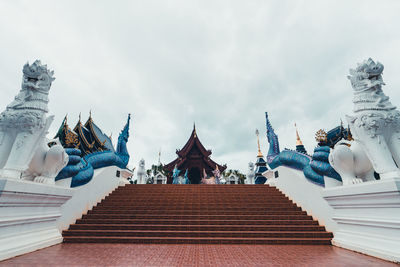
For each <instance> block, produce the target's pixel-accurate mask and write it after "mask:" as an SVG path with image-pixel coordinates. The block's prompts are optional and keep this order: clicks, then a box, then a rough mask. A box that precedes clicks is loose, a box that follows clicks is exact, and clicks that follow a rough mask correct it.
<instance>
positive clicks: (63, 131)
mask: <svg viewBox="0 0 400 267" xmlns="http://www.w3.org/2000/svg"><path fill="white" fill-rule="evenodd" d="M54 138H58V139H59V140H60V142H61V145H62V146H63V147H65V148H79V146H80V142H79V138H78V134H77V133H76V132H74V131H72V130H71V129H70V128H69V126H68V124H67V116H65V117H64V120H63V121H62V123H61V125H60V128H59V129H58V131H57V134H56V136H55V137H54Z"/></svg>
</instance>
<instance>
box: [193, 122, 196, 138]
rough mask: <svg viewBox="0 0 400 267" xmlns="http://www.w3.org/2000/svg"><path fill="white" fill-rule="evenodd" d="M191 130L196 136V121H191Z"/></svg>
mask: <svg viewBox="0 0 400 267" xmlns="http://www.w3.org/2000/svg"><path fill="white" fill-rule="evenodd" d="M193 132H194V137H197V133H196V122H193Z"/></svg>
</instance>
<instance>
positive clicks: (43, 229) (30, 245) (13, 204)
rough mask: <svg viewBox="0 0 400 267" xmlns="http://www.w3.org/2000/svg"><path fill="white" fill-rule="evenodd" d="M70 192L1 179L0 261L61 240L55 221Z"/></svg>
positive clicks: (27, 182)
mask: <svg viewBox="0 0 400 267" xmlns="http://www.w3.org/2000/svg"><path fill="white" fill-rule="evenodd" d="M73 192H74V189H70V188H63V187H58V186H54V185H46V184H40V183H34V182H29V181H22V180H10V179H9V180H7V179H4V178H0V260H4V259H7V258H11V257H14V256H17V255H21V254H24V253H27V252H31V251H34V250H37V249H41V248H44V247H48V246H51V245H54V244H57V243H60V242H62V236H61V233H60V231H59V229H58V227H57V224H56V221H57V219H58V218H59V217H60V216H61V206H62V205H63V204H64V203H65V202H66V201H67V200H69V199H70V198H71V196H72V194H73Z"/></svg>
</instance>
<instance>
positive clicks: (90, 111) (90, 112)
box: [89, 109, 92, 119]
mask: <svg viewBox="0 0 400 267" xmlns="http://www.w3.org/2000/svg"><path fill="white" fill-rule="evenodd" d="M89 119H92V109H90V110H89Z"/></svg>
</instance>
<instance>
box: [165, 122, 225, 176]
mask: <svg viewBox="0 0 400 267" xmlns="http://www.w3.org/2000/svg"><path fill="white" fill-rule="evenodd" d="M211 153H212V152H211V150H207V149H206V148H205V147H204V146H203V144H202V143H201V142H200V140H199V138H198V136H197V133H196V127H195V126H194V127H193V131H192V134H191V135H190V137H189V140H188V141H187V142H186V144H185V145H184V146H183V148H182V149H180V150H177V151H176V154H177V155H178V158H177V159H175V160H174V161H172V162H170V163H168V164H167V165H165V166H164V168H165V169H166V170H167V171H169V172H172V170H173V169H174V167H175V165H176V166H177V168H178V169H179V170H181V172H185V171H186V169H187V170H188V175H189V179H190V180H191V182H192V183H199V182H200V180H201V177H202V174H203V169H204V170H205V171H206V173H207V174H208V175H210V176H211V175H212V171H213V170H215V168H216V167H217V166H218V169H219V170H220V171H221V172H223V171H224V170H225V169H226V165H220V164H218V163H216V162H214V161H213V160H212V159H211V158H210V155H211Z"/></svg>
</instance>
